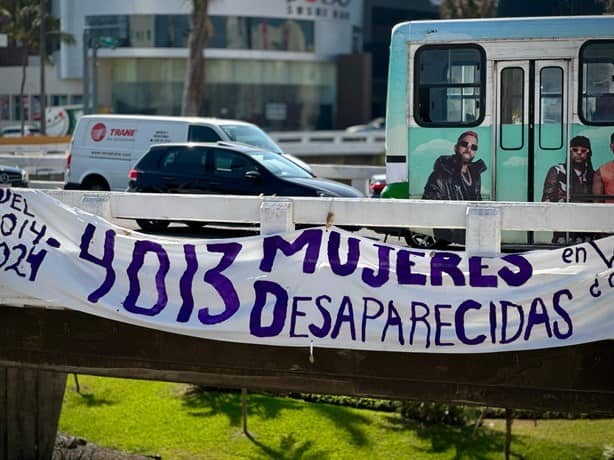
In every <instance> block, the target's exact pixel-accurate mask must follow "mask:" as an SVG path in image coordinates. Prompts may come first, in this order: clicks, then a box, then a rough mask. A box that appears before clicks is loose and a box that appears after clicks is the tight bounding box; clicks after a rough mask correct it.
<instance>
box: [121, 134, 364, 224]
mask: <svg viewBox="0 0 614 460" xmlns="http://www.w3.org/2000/svg"><path fill="white" fill-rule="evenodd" d="M128 179H129V182H128V191H130V192H145V193H207V194H215V195H261V194H262V195H276V196H313V197H364V194H363V193H361V192H360V191H359V190H357V189H355V188H354V187H350V186H349V185H345V184H342V183H339V182H334V181H331V180H327V179H321V178H317V177H315V176H314V175H313V174H312V173H310V172H309V171H307V170H305V169H304V168H301V167H300V166H298V165H297V164H296V163H294V162H292V161H290V160H288V159H287V158H285V157H283V156H282V155H280V154H279V153H275V152H271V151H268V150H263V149H259V148H255V147H252V146H248V145H243V144H237V143H230V142H217V143H178V144H161V145H154V146H152V147H151V148H150V149H149V151H148V152H147V153H145V155H143V156H142V157H141V159H140V160H139V161H138V162H137V163H136V165H135V166H134V168H133V169H131V170H130V173H129V174H128ZM137 223H138V224H139V226H140V227H141V228H142V229H143V230H149V231H154V230H161V229H164V228H165V227H167V226H168V224H169V222H168V221H164V220H142V219H139V220H137ZM186 223H187V224H188V225H191V226H199V225H202V224H201V223H198V222H186Z"/></svg>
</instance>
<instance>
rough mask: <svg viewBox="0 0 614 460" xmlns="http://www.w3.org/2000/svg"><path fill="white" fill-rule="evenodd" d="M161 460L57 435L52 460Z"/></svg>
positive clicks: (154, 456) (155, 456)
mask: <svg viewBox="0 0 614 460" xmlns="http://www.w3.org/2000/svg"><path fill="white" fill-rule="evenodd" d="M152 459H155V460H161V459H162V457H161V456H159V455H132V454H126V453H124V452H121V451H118V450H114V449H107V448H106V447H100V446H97V445H96V444H94V443H91V442H87V441H86V440H85V439H82V438H76V437H74V436H70V435H65V434H58V436H57V437H56V439H55V447H54V448H53V457H52V460H152Z"/></svg>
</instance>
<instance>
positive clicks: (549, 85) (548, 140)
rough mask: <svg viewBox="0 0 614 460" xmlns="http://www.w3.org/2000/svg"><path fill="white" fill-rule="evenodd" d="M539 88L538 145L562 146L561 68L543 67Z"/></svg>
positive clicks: (555, 148)
mask: <svg viewBox="0 0 614 460" xmlns="http://www.w3.org/2000/svg"><path fill="white" fill-rule="evenodd" d="M540 81H541V86H540V88H539V147H540V148H542V149H544V150H558V149H560V148H562V147H563V69H561V68H560V67H543V68H542V69H541V78H540Z"/></svg>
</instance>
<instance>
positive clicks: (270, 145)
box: [220, 125, 282, 153]
mask: <svg viewBox="0 0 614 460" xmlns="http://www.w3.org/2000/svg"><path fill="white" fill-rule="evenodd" d="M220 128H222V131H224V132H225V133H226V135H227V136H228V137H229V138H230V140H231V141H235V142H241V143H242V144H249V145H253V146H255V147H260V148H262V149H265V150H270V151H272V152H276V153H282V152H281V149H280V148H279V146H278V145H277V144H276V143H275V142H274V141H273V139H271V138H270V137H269V136H268V135H267V134H266V133H265V132H264V131H262V130H261V129H260V128H258V127H257V126H254V125H221V126H220Z"/></svg>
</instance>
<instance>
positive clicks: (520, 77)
mask: <svg viewBox="0 0 614 460" xmlns="http://www.w3.org/2000/svg"><path fill="white" fill-rule="evenodd" d="M500 100H501V104H500V108H499V110H500V111H501V113H500V114H499V118H500V120H501V123H500V124H499V139H500V145H501V148H502V149H504V150H518V149H521V148H522V145H523V143H524V109H523V101H524V71H523V70H522V68H520V67H506V68H505V69H503V70H502V71H501V99H500Z"/></svg>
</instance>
